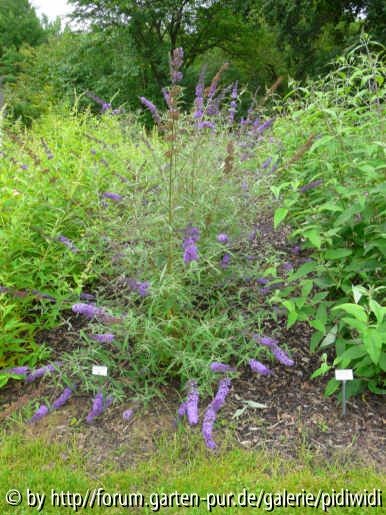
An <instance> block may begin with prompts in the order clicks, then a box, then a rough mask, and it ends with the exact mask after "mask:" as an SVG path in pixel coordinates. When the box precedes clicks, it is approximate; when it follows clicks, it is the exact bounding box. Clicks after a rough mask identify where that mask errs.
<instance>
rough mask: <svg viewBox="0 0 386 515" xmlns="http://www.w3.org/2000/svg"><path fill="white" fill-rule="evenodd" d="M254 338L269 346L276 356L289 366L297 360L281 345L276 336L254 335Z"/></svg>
mask: <svg viewBox="0 0 386 515" xmlns="http://www.w3.org/2000/svg"><path fill="white" fill-rule="evenodd" d="M253 338H254V339H255V340H256V341H257V342H258V343H260V344H261V345H264V346H266V347H269V348H270V349H271V351H272V353H273V355H274V356H275V358H276V359H277V360H278V361H279V362H280V363H281V364H282V365H285V366H287V367H292V366H293V365H294V364H295V362H294V361H293V360H292V359H291V358H290V357H289V356H288V355H287V354H286V353H285V352H284V351H283V350H282V349H281V348H280V347H279V345H278V341H277V340H275V339H274V338H270V337H269V336H258V335H254V336H253Z"/></svg>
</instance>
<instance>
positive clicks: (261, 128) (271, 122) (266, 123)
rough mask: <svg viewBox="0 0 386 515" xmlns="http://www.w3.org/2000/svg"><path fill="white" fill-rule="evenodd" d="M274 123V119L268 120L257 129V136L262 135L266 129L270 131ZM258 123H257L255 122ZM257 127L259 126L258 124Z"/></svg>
mask: <svg viewBox="0 0 386 515" xmlns="http://www.w3.org/2000/svg"><path fill="white" fill-rule="evenodd" d="M273 122H274V118H270V119H268V120H266V121H265V122H264V123H262V124H260V125H258V126H257V127H256V132H257V134H262V133H263V132H264V131H265V130H266V129H268V128H269V127H271V125H272V124H273ZM255 123H256V122H255ZM256 125H257V124H256Z"/></svg>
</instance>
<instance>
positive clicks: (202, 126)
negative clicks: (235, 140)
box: [198, 120, 214, 129]
mask: <svg viewBox="0 0 386 515" xmlns="http://www.w3.org/2000/svg"><path fill="white" fill-rule="evenodd" d="M198 128H199V129H214V124H213V123H212V122H209V121H207V120H204V121H203V122H200V123H199V124H198Z"/></svg>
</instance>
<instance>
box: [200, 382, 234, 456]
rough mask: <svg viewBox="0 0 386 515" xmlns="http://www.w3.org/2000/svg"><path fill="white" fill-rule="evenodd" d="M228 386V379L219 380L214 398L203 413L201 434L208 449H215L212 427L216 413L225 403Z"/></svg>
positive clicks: (229, 383)
mask: <svg viewBox="0 0 386 515" xmlns="http://www.w3.org/2000/svg"><path fill="white" fill-rule="evenodd" d="M230 386H231V381H230V379H229V378H228V377H225V378H224V379H221V380H220V382H219V386H218V390H217V393H216V396H215V397H214V399H213V400H212V402H211V403H210V404H209V406H208V407H207V409H206V411H205V415H204V420H203V423H202V434H203V436H204V439H205V444H206V446H207V447H208V448H209V449H214V448H215V447H216V442H215V441H214V440H213V426H214V423H215V421H216V417H217V413H218V411H219V410H220V409H221V408H222V406H223V405H224V403H225V399H226V397H227V395H228V393H229V390H230Z"/></svg>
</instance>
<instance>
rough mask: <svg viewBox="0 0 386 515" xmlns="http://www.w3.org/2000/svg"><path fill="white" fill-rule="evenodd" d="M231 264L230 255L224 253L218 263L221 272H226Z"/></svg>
mask: <svg viewBox="0 0 386 515" xmlns="http://www.w3.org/2000/svg"><path fill="white" fill-rule="evenodd" d="M230 262H231V255H230V254H229V252H225V254H224V255H223V257H222V258H221V261H220V266H221V268H222V269H223V270H226V269H227V268H228V266H229V264H230Z"/></svg>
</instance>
